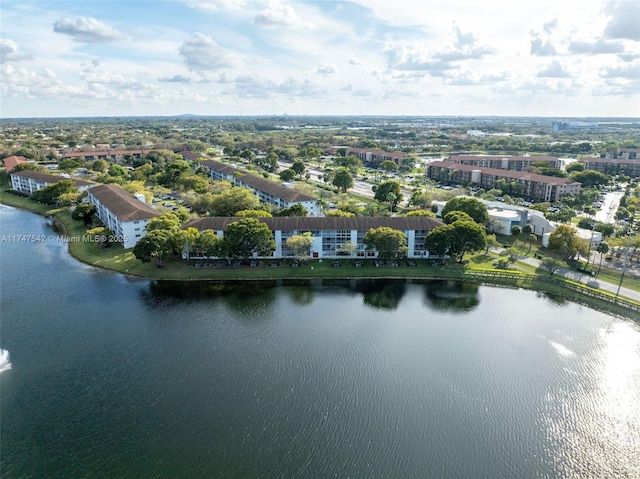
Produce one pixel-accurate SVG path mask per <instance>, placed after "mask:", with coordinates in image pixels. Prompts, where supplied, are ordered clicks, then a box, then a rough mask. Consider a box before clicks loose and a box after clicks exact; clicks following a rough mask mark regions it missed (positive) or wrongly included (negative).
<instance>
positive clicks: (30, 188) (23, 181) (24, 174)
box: [10, 170, 95, 195]
mask: <svg viewBox="0 0 640 479" xmlns="http://www.w3.org/2000/svg"><path fill="white" fill-rule="evenodd" d="M10 176H11V188H12V189H13V190H16V191H20V192H22V193H26V194H27V195H32V194H33V193H35V192H36V191H38V190H41V189H42V188H45V187H47V186H49V185H54V184H56V183H59V182H60V181H64V180H72V181H73V182H74V183H75V185H76V188H78V189H79V190H80V191H84V190H87V189H89V188H91V187H92V186H95V183H90V182H88V181H82V180H74V179H71V178H68V177H66V176H61V175H51V174H49V173H40V172H39V171H32V170H23V171H18V172H16V173H11V175H10Z"/></svg>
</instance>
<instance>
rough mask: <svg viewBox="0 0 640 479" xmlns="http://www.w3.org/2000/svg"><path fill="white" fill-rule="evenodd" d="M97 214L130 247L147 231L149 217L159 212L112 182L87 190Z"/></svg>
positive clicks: (157, 214) (153, 216) (125, 245)
mask: <svg viewBox="0 0 640 479" xmlns="http://www.w3.org/2000/svg"><path fill="white" fill-rule="evenodd" d="M88 199H89V202H90V203H91V204H93V205H95V206H96V216H97V217H98V218H100V221H102V223H104V225H105V226H106V227H107V228H109V229H110V230H111V231H113V233H114V235H115V236H116V238H118V239H119V240H120V242H121V243H122V245H123V246H124V247H125V248H133V247H134V246H135V245H136V243H137V242H138V241H139V240H140V238H142V237H144V235H145V234H146V226H147V223H148V222H149V220H150V219H151V218H155V217H156V216H159V215H160V213H158V212H157V211H156V210H154V209H153V208H152V207H151V206H149V205H148V204H146V203H144V202H143V201H142V200H139V199H138V198H136V197H135V196H133V195H131V194H130V193H129V192H127V191H125V190H123V189H122V188H120V187H119V186H115V185H100V186H95V187H93V188H91V189H90V190H89V192H88Z"/></svg>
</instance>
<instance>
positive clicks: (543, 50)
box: [529, 37, 558, 57]
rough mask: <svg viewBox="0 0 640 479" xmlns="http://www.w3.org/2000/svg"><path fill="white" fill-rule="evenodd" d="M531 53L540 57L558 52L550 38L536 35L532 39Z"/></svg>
mask: <svg viewBox="0 0 640 479" xmlns="http://www.w3.org/2000/svg"><path fill="white" fill-rule="evenodd" d="M529 52H530V53H531V55H535V56H538V57H549V56H555V55H557V54H558V52H557V51H556V47H554V46H553V45H552V44H551V43H550V42H549V41H548V40H547V41H545V40H543V39H542V38H540V37H536V38H534V39H533V40H531V50H530V51H529Z"/></svg>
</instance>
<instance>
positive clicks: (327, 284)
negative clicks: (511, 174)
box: [140, 279, 480, 313]
mask: <svg viewBox="0 0 640 479" xmlns="http://www.w3.org/2000/svg"><path fill="white" fill-rule="evenodd" d="M409 284H423V285H424V298H425V299H424V303H425V304H426V305H427V306H429V307H432V308H434V309H436V310H440V311H454V312H468V311H471V310H473V309H474V308H476V307H477V306H478V304H480V298H479V296H478V291H479V286H478V285H477V284H474V283H459V282H456V281H424V282H421V281H407V280H355V279H351V280H335V279H329V280H272V281H151V282H150V283H149V285H148V287H147V288H146V289H143V290H142V291H141V293H140V295H141V298H142V300H143V302H144V303H145V304H146V305H148V306H150V307H152V308H163V307H169V306H172V305H174V304H180V303H182V302H185V301H187V302H191V301H194V300H220V301H222V302H223V303H225V304H226V305H227V306H229V307H230V308H231V309H233V310H234V311H239V312H242V313H246V312H255V311H256V309H264V308H265V307H268V306H270V305H272V304H273V303H274V302H275V301H276V300H277V297H278V295H279V294H280V293H282V294H283V295H285V296H287V297H288V298H289V299H290V300H291V301H292V302H293V303H294V304H296V305H301V306H305V305H310V304H312V303H313V301H314V299H315V297H316V294H317V293H318V292H319V291H320V290H322V289H324V290H326V289H327V288H332V289H333V288H337V289H339V290H340V293H341V294H346V295H348V296H357V295H362V301H363V303H364V304H365V305H366V306H369V307H371V308H374V309H384V310H389V311H391V310H395V309H397V308H398V307H399V306H400V304H401V303H402V299H403V298H404V296H405V294H406V291H407V285H409Z"/></svg>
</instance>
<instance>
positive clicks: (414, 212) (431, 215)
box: [407, 210, 436, 218]
mask: <svg viewBox="0 0 640 479" xmlns="http://www.w3.org/2000/svg"><path fill="white" fill-rule="evenodd" d="M407 216H428V217H429V218H435V217H436V214H435V213H434V212H433V211H431V210H411V211H409V212H408V213H407Z"/></svg>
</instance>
